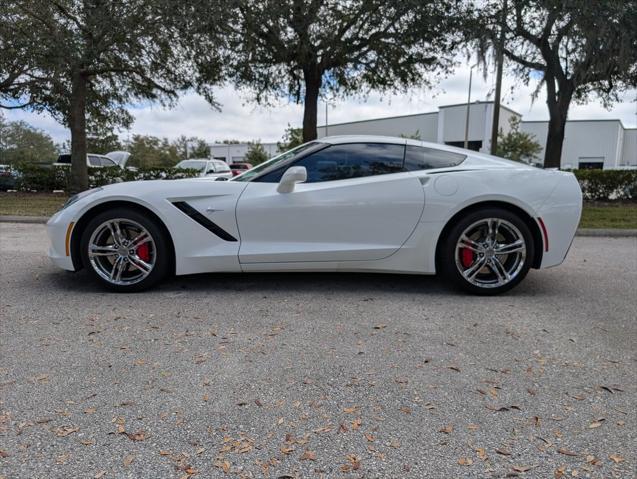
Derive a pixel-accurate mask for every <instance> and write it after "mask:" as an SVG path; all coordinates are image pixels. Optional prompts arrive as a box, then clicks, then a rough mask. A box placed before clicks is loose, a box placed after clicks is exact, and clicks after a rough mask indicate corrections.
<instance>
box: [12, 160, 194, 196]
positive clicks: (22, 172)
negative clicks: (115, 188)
mask: <svg viewBox="0 0 637 479" xmlns="http://www.w3.org/2000/svg"><path fill="white" fill-rule="evenodd" d="M15 170H16V172H17V180H16V188H17V189H18V190H20V191H32V190H35V191H53V190H64V191H67V190H68V185H69V180H70V168H66V167H60V168H57V167H43V166H38V165H22V166H19V167H16V168H15ZM198 174H199V172H198V171H197V170H185V169H177V168H145V169H141V168H140V169H139V170H136V171H132V170H121V169H119V168H89V169H88V175H89V186H90V187H91V188H96V187H98V186H104V185H108V184H111V183H119V182H122V181H138V180H173V179H179V178H192V177H195V176H198Z"/></svg>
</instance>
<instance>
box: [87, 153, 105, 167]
mask: <svg viewBox="0 0 637 479" xmlns="http://www.w3.org/2000/svg"><path fill="white" fill-rule="evenodd" d="M88 163H89V165H91V166H102V162H101V161H100V157H99V156H94V155H88Z"/></svg>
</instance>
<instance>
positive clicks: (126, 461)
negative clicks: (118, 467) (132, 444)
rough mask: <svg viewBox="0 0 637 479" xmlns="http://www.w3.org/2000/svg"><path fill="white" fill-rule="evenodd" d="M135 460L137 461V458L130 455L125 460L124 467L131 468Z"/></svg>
mask: <svg viewBox="0 0 637 479" xmlns="http://www.w3.org/2000/svg"><path fill="white" fill-rule="evenodd" d="M134 460H135V456H134V455H132V454H129V455H128V456H126V457H125V458H124V466H126V467H128V466H130V465H131V464H132V463H133V461H134Z"/></svg>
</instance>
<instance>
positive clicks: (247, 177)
mask: <svg viewBox="0 0 637 479" xmlns="http://www.w3.org/2000/svg"><path fill="white" fill-rule="evenodd" d="M320 144H321V143H320V142H318V141H311V142H310V143H304V144H303V145H300V146H297V147H296V148H292V149H291V150H288V151H286V152H285V153H281V154H280V155H278V156H275V157H274V158H271V159H269V160H268V161H266V162H263V163H261V164H260V165H258V166H255V167H254V168H252V169H251V170H248V171H246V172H245V173H242V174H240V175H239V176H235V177H234V178H233V179H232V180H230V181H251V180H252V179H253V178H255V177H257V176H260V175H261V173H264V172H266V171H268V170H271V169H274V168H275V167H276V166H278V165H282V164H284V163H286V162H288V161H291V160H292V159H293V158H295V157H296V156H297V155H299V153H301V152H303V151H305V150H308V149H310V148H313V147H315V146H317V145H320Z"/></svg>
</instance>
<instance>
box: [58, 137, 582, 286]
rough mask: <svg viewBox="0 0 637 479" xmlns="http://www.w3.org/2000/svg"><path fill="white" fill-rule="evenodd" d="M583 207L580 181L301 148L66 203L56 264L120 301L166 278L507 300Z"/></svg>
mask: <svg viewBox="0 0 637 479" xmlns="http://www.w3.org/2000/svg"><path fill="white" fill-rule="evenodd" d="M581 209H582V195H581V191H580V188H579V185H578V183H577V181H576V179H575V177H574V176H573V175H572V174H571V173H566V172H561V171H554V170H542V169H537V168H534V167H530V166H527V165H524V164H521V163H515V162H511V161H508V160H504V159H501V158H497V157H493V156H489V155H484V154H480V153H475V152H472V151H467V150H462V149H458V148H453V147H449V146H444V145H439V144H434V143H425V142H421V141H415V140H409V139H404V138H388V137H377V136H340V137H330V138H323V139H321V140H317V141H313V142H310V143H306V144H304V145H301V146H299V147H297V148H295V149H293V150H290V151H288V152H286V153H283V154H281V155H279V156H277V157H275V158H272V159H271V160H269V161H267V162H265V163H263V164H261V165H259V166H257V167H256V168H253V169H252V170H249V171H247V172H246V173H244V174H242V175H240V176H237V177H235V178H234V179H233V180H231V181H223V182H220V181H214V179H208V178H193V179H181V180H170V181H167V180H159V181H142V182H131V183H117V184H113V185H110V186H106V187H104V188H96V189H94V190H89V191H85V192H83V193H80V194H79V195H76V196H73V197H72V198H70V199H69V200H68V202H67V203H66V205H65V206H64V207H63V208H62V210H61V211H59V212H58V213H56V214H55V215H54V216H53V217H52V218H51V219H50V220H49V222H48V224H47V225H48V233H49V236H50V239H51V248H50V251H49V256H50V257H51V259H52V260H53V262H54V263H55V264H57V265H58V266H60V267H62V268H64V269H66V270H70V271H77V270H79V269H80V268H86V269H87V270H88V271H89V272H90V274H91V275H92V276H93V277H94V278H95V279H96V280H98V281H99V282H101V283H102V284H104V285H105V286H107V287H109V288H111V289H114V290H118V291H139V290H142V289H145V288H148V287H150V286H152V285H154V284H156V283H157V282H158V281H160V280H161V279H162V278H164V277H166V276H167V275H169V274H177V275H184V274H193V273H209V272H251V271H374V272H384V273H408V274H435V273H438V272H439V273H442V275H443V276H444V277H446V278H447V279H448V280H450V281H451V282H452V283H453V284H455V285H456V286H459V287H461V288H463V289H465V290H467V291H470V292H474V293H481V294H494V293H500V292H503V291H506V290H508V289H510V288H512V287H513V286H515V285H516V284H518V283H519V282H520V281H521V280H522V279H523V278H524V277H525V276H526V274H527V272H528V271H529V269H530V268H547V267H550V266H556V265H558V264H560V263H562V261H564V258H565V256H566V254H567V252H568V250H569V247H570V245H571V242H572V240H573V236H574V235H575V230H576V229H577V225H578V223H579V219H580V213H581Z"/></svg>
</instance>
